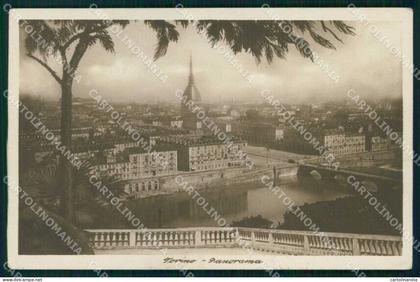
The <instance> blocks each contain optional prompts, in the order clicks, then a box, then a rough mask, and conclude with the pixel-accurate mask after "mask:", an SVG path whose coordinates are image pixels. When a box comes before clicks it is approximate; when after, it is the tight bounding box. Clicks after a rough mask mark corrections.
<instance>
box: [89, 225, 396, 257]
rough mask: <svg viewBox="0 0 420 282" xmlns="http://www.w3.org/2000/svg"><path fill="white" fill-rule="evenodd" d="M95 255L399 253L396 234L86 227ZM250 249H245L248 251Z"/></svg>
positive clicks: (208, 228) (353, 254) (382, 254)
mask: <svg viewBox="0 0 420 282" xmlns="http://www.w3.org/2000/svg"><path fill="white" fill-rule="evenodd" d="M86 231H87V232H88V234H89V238H90V243H91V245H92V247H93V248H94V250H95V253H96V254H104V253H107V254H110V253H111V254H112V253H120V254H124V253H125V254H136V253H137V254H140V253H141V254H144V253H150V254H158V253H159V250H161V249H182V250H183V251H182V252H183V253H184V251H186V252H188V251H189V250H194V252H199V250H198V249H203V251H204V250H206V252H207V253H208V250H209V249H213V248H217V251H218V252H220V251H221V249H226V250H227V251H228V253H234V254H235V253H238V252H240V251H242V250H243V251H244V252H243V253H244V254H246V253H247V251H249V250H252V251H258V252H264V253H271V254H284V255H349V256H400V255H401V252H402V240H401V237H398V236H385V235H364V234H349V233H326V232H309V231H291V230H274V229H256V228H242V227H239V228H232V227H197V228H173V229H147V230H138V229H89V230H86ZM215 251H216V249H215ZM248 254H249V252H248Z"/></svg>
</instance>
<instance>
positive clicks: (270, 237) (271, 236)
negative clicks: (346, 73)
mask: <svg viewBox="0 0 420 282" xmlns="http://www.w3.org/2000/svg"><path fill="white" fill-rule="evenodd" d="M268 245H269V246H270V247H273V246H274V241H273V233H272V232H271V231H269V232H268Z"/></svg>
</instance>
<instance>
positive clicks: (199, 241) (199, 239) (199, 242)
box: [194, 230, 204, 246]
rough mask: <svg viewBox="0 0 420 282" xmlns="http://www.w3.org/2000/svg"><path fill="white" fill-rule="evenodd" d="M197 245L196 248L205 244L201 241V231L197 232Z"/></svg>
mask: <svg viewBox="0 0 420 282" xmlns="http://www.w3.org/2000/svg"><path fill="white" fill-rule="evenodd" d="M194 236H195V245H196V246H203V245H204V242H203V241H201V231H200V230H196V231H195V235H194Z"/></svg>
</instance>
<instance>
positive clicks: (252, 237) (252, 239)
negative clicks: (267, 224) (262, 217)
mask: <svg viewBox="0 0 420 282" xmlns="http://www.w3.org/2000/svg"><path fill="white" fill-rule="evenodd" d="M251 242H252V244H253V245H254V244H255V233H254V231H251Z"/></svg>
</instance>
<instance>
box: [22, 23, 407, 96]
mask: <svg viewBox="0 0 420 282" xmlns="http://www.w3.org/2000/svg"><path fill="white" fill-rule="evenodd" d="M373 23H374V25H375V26H376V27H377V28H378V30H380V31H382V32H383V33H384V34H386V35H387V37H388V38H389V39H390V40H391V42H392V43H393V45H394V46H395V47H397V48H398V49H401V48H400V40H401V38H400V36H401V32H400V25H399V24H398V23H397V22H373ZM348 24H350V25H352V26H354V27H355V28H356V33H357V35H356V36H344V35H342V39H343V41H344V44H341V43H340V42H337V41H335V42H334V43H335V45H336V47H337V50H330V49H326V48H323V47H321V46H319V45H316V44H314V43H313V42H311V41H310V42H311V45H312V47H313V49H314V50H315V51H316V52H317V53H318V54H319V55H320V57H321V58H322V59H323V60H324V61H325V62H326V63H327V64H328V65H329V66H330V69H331V70H334V71H335V72H336V73H337V74H338V75H339V77H340V78H339V82H338V83H336V82H334V81H333V80H331V79H330V78H329V77H328V76H327V74H326V73H325V72H324V71H323V70H321V68H320V67H319V66H318V65H317V64H316V63H313V62H311V61H310V60H309V59H305V58H302V57H301V56H300V55H299V54H298V53H297V52H296V51H295V48H294V47H293V48H291V49H290V50H291V51H290V52H289V54H288V56H287V58H286V59H279V58H275V59H274V61H273V62H272V63H271V64H268V63H267V62H266V61H265V60H263V61H262V62H261V63H260V64H256V62H255V59H254V58H253V57H252V56H251V55H250V54H245V53H242V54H238V55H236V56H235V58H236V59H237V60H238V62H239V63H240V64H242V65H243V67H244V69H246V70H247V71H248V72H249V73H251V74H255V79H254V80H253V81H252V83H249V82H247V81H246V80H245V79H244V78H243V77H242V76H241V74H240V73H239V72H238V71H237V70H235V68H234V67H233V66H232V65H231V64H230V63H229V62H227V61H226V59H225V58H224V57H223V55H221V54H220V51H218V50H216V49H215V48H211V46H210V45H209V44H208V42H207V41H206V40H205V39H204V38H202V37H200V36H199V35H198V34H197V33H196V31H195V30H194V29H192V28H188V29H186V30H183V29H182V28H178V30H179V32H180V38H179V41H178V43H171V44H170V46H169V50H168V52H167V54H166V55H165V56H164V57H161V58H160V59H158V60H157V61H156V62H155V63H156V65H157V66H158V68H159V69H160V70H161V71H162V72H163V73H165V74H167V75H168V79H167V81H166V82H165V83H162V82H161V81H160V80H159V79H158V78H157V77H156V76H155V75H154V74H153V73H152V72H151V71H150V70H149V69H148V68H147V66H146V65H145V64H144V63H143V62H142V60H141V59H140V58H137V57H136V56H135V55H134V54H132V52H131V51H130V50H129V49H128V48H127V47H126V46H125V45H124V43H122V42H121V41H120V40H119V39H118V38H115V39H114V41H115V51H116V52H115V54H110V53H107V52H105V51H104V50H103V49H102V47H101V46H100V45H95V46H94V47H92V48H90V49H89V50H88V51H87V53H86V54H85V56H84V58H83V59H82V62H81V64H80V67H79V73H80V75H81V77H82V78H81V80H80V83H77V82H75V84H74V88H73V95H74V96H78V97H88V93H89V91H90V89H92V88H95V89H97V90H98V91H99V93H100V94H101V95H102V96H104V97H106V98H107V99H109V100H111V101H115V102H117V101H118V102H140V103H143V102H162V101H175V100H176V98H175V91H176V90H177V89H184V88H185V86H186V84H187V80H188V66H189V55H190V53H192V56H193V68H194V75H195V81H196V85H197V87H198V89H199V90H200V92H201V96H202V99H203V101H205V102H217V101H226V102H231V101H234V102H239V101H244V102H258V101H260V95H259V93H260V92H261V91H262V90H264V89H269V90H271V91H272V92H273V95H274V96H277V97H278V98H279V99H281V101H283V102H285V103H301V102H306V103H307V102H310V103H311V102H325V101H331V100H334V99H340V98H341V99H345V98H346V92H347V91H348V89H350V88H354V89H355V90H356V91H357V92H358V93H359V94H360V95H362V96H364V97H365V98H368V97H371V98H381V97H400V96H401V87H402V86H401V63H400V62H399V60H398V59H397V58H396V57H394V56H393V55H392V54H391V52H390V50H389V49H387V48H386V47H385V46H384V45H383V44H382V43H381V42H379V41H378V40H377V39H376V38H375V37H374V36H373V34H372V33H370V32H369V31H368V29H367V28H366V27H365V26H362V25H361V24H358V23H357V22H348ZM21 33H22V32H21ZM123 34H124V35H127V36H128V37H130V38H131V39H132V40H133V41H135V42H136V44H137V45H138V47H139V48H140V49H141V50H142V51H143V52H144V53H145V54H147V55H148V56H149V57H152V56H153V51H154V47H155V44H156V41H157V40H156V35H155V33H154V32H153V31H152V30H151V29H149V28H147V27H145V26H144V24H143V23H141V22H138V23H130V24H129V25H128V26H127V27H126V29H124V31H123ZM22 39H23V33H22V35H21V43H22ZM22 45H23V44H21V45H20V46H21V52H20V54H21V60H20V71H21V72H20V90H21V93H26V94H31V95H39V96H43V97H46V98H52V99H58V98H59V95H60V89H59V87H58V84H57V82H56V81H55V80H54V79H53V78H52V77H51V76H50V74H49V73H48V72H47V71H45V70H44V69H43V67H41V66H40V65H38V64H37V63H36V62H34V61H32V60H31V59H29V58H28V57H26V56H25V54H24V50H22V49H23V48H22Z"/></svg>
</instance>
